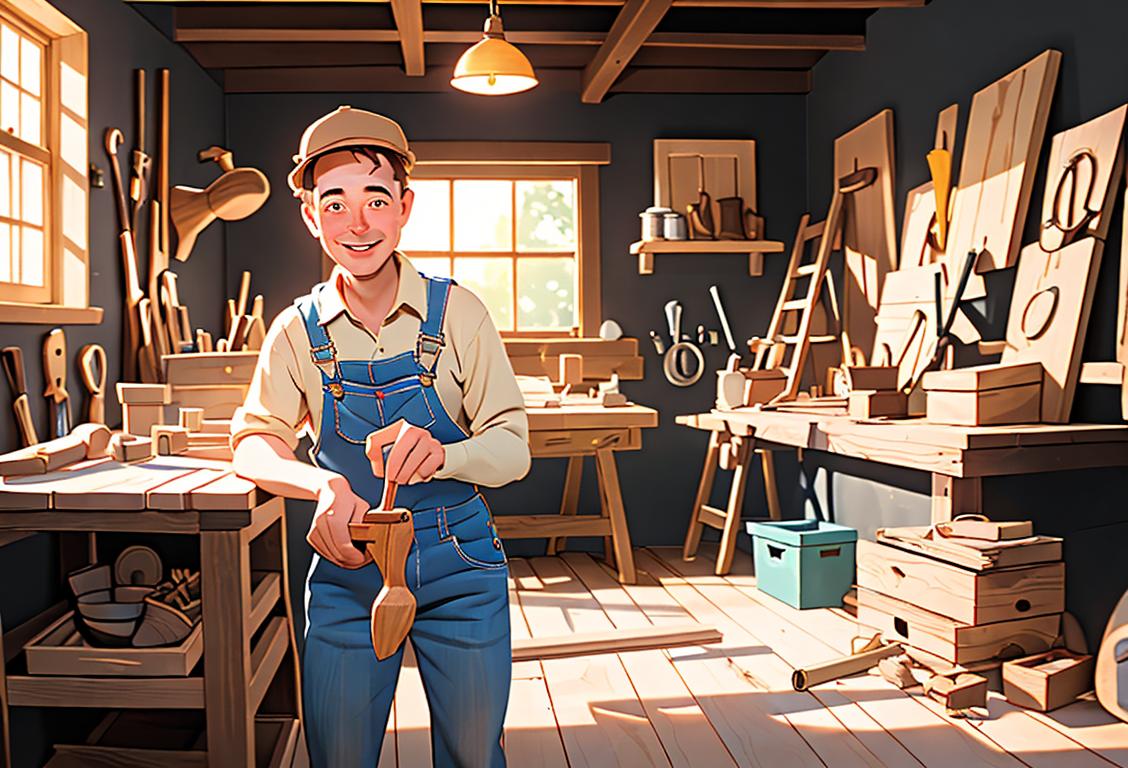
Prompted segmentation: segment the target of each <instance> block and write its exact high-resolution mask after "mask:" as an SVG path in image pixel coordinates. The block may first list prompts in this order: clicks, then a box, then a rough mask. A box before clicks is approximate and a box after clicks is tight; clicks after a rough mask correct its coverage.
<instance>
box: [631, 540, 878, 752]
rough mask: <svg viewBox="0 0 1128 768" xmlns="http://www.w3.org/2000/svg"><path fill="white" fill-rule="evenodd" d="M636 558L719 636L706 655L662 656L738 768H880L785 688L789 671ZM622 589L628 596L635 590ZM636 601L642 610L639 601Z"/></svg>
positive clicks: (690, 590) (814, 703)
mask: <svg viewBox="0 0 1128 768" xmlns="http://www.w3.org/2000/svg"><path fill="white" fill-rule="evenodd" d="M637 554H638V562H639V567H640V568H641V569H642V570H643V571H645V572H646V573H647V574H649V576H650V577H651V578H652V579H653V580H655V582H656V583H658V584H660V585H661V587H664V588H665V591H666V592H667V593H669V596H670V597H672V598H673V599H674V600H675V601H676V602H677V603H678V604H680V607H681V608H682V609H683V610H684V611H686V612H688V613H689V614H690V615H691V616H692V617H693V618H695V619H696V620H697V621H700V622H707V623H710V624H714V625H715V626H717V627H718V628H719V629H720V630H721V631H722V632H723V633H724V635H725V640H724V643H722V644H721V647H720V648H719V649H718V650H717V651H715V652H713V653H707V654H701V653H697V654H694V653H693V652H692V651H691V650H683V649H672V650H671V651H669V652H668V653H669V655H670V657H671V658H672V659H673V660H674V664H675V666H677V668H678V671H679V672H680V673H681V675H682V677H683V679H685V680H686V683H687V684H688V685H689V687H690V688H691V690H693V691H694V692H695V694H696V695H697V698H698V701H699V702H700V704H701V707H702V709H703V710H704V711H705V713H706V714H707V715H708V716H709V720H710V722H712V724H713V726H714V727H715V728H716V729H717V732H718V733H719V734H720V736H721V738H722V739H723V740H724V741H725V745H726V746H727V747H728V748H729V750H730V751H731V752H732V754H733V756H734V757H735V758H736V760H737V762H738V764H741V765H765V766H768V765H823V764H826V765H834V766H839V765H872V766H878V765H881V764H882V763H881V762H880V761H879V760H878V759H877V757H876V756H875V755H874V753H872V752H871V751H870V750H869V749H868V748H867V747H865V746H864V745H863V744H862V743H861V742H860V741H859V740H858V739H857V738H855V737H854V736H853V735H852V734H851V733H850V731H849V730H847V728H846V727H845V726H844V725H843V724H842V722H841V721H840V720H838V719H837V718H836V717H835V716H834V715H833V714H832V713H831V712H829V711H827V710H826V709H825V708H824V707H823V706H822V705H821V704H820V703H819V702H818V700H817V699H815V698H814V696H813V695H812V694H810V693H809V692H798V691H795V690H794V689H793V688H792V687H791V680H790V677H791V668H790V667H789V666H788V665H787V664H786V663H784V661H783V660H782V659H781V658H779V656H777V655H776V654H775V653H774V652H773V650H772V648H771V647H770V646H769V645H767V644H765V643H763V642H762V641H761V640H760V639H759V638H758V637H756V636H755V635H753V634H752V633H751V632H750V631H749V629H748V628H747V627H745V626H743V625H742V623H741V622H739V621H737V620H734V619H733V618H732V617H730V616H729V615H727V614H726V613H725V612H724V611H722V610H721V608H720V607H718V606H717V605H715V604H714V603H712V602H711V601H710V600H709V599H707V597H706V596H705V595H703V594H702V593H700V592H699V591H698V589H696V588H695V587H694V586H692V585H690V584H689V583H688V582H686V581H685V580H684V579H682V578H681V577H679V576H677V575H676V574H674V572H672V571H670V570H669V569H668V568H667V567H666V566H665V565H663V564H662V563H661V562H660V561H659V560H658V559H657V558H656V557H655V556H654V555H653V554H652V553H651V552H649V551H648V550H639V551H638V553H637ZM714 565H715V564H714ZM714 578H717V579H719V578H720V577H714ZM624 589H626V590H627V592H628V593H633V591H634V589H635V588H634V587H630V586H628V587H624ZM636 602H638V603H639V604H642V605H647V603H645V602H643V600H642V599H640V598H636ZM651 615H653V614H651ZM705 692H708V693H705Z"/></svg>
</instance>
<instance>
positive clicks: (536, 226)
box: [517, 180, 576, 251]
mask: <svg viewBox="0 0 1128 768" xmlns="http://www.w3.org/2000/svg"><path fill="white" fill-rule="evenodd" d="M575 199H576V194H575V184H574V183H573V182H572V181H570V180H567V181H519V182H517V250H519V251H573V250H575V249H576V211H575Z"/></svg>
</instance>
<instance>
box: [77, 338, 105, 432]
mask: <svg viewBox="0 0 1128 768" xmlns="http://www.w3.org/2000/svg"><path fill="white" fill-rule="evenodd" d="M78 369H79V372H80V373H81V374H82V385H83V386H84V387H86V392H87V393H88V395H89V398H88V399H87V401H86V421H87V422H89V423H90V424H105V423H106V350H105V349H103V348H102V345H101V344H87V345H86V346H84V347H83V348H82V349H81V350H79V352H78Z"/></svg>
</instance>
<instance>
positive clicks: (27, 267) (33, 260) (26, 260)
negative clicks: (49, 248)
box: [20, 227, 43, 286]
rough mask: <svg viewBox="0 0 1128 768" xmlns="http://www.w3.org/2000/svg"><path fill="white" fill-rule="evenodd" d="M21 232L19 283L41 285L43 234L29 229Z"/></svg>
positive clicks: (24, 228) (23, 228)
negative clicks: (21, 252) (21, 247)
mask: <svg viewBox="0 0 1128 768" xmlns="http://www.w3.org/2000/svg"><path fill="white" fill-rule="evenodd" d="M20 229H22V230H23V267H22V268H21V269H20V282H22V283H23V284H24V285H38V286H41V285H43V232H42V230H38V229H32V228H31V227H20Z"/></svg>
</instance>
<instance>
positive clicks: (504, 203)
mask: <svg viewBox="0 0 1128 768" xmlns="http://www.w3.org/2000/svg"><path fill="white" fill-rule="evenodd" d="M454 249H455V250H456V251H511V250H513V182H511V181H476V180H475V181H456V182H454Z"/></svg>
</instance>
